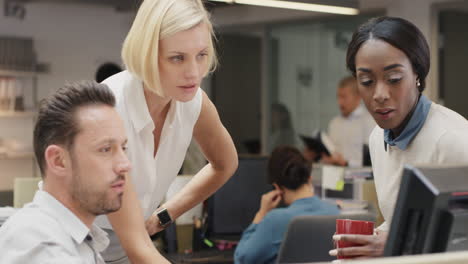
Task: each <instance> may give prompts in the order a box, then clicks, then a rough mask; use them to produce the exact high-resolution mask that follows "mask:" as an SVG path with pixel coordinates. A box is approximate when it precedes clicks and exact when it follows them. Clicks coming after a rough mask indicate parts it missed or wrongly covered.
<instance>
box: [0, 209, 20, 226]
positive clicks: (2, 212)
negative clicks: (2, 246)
mask: <svg viewBox="0 0 468 264" xmlns="http://www.w3.org/2000/svg"><path fill="white" fill-rule="evenodd" d="M18 210H19V209H17V208H13V207H0V226H2V225H3V223H5V221H6V220H7V219H8V218H9V217H10V216H12V215H13V214H14V213H16V211H18Z"/></svg>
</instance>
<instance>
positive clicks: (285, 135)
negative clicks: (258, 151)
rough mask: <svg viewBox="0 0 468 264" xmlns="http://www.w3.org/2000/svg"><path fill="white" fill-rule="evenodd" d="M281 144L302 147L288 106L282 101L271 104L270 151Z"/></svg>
mask: <svg viewBox="0 0 468 264" xmlns="http://www.w3.org/2000/svg"><path fill="white" fill-rule="evenodd" d="M281 145H288V146H294V147H297V148H299V149H301V148H302V144H301V142H300V140H299V137H298V135H297V134H296V131H295V130H294V126H293V124H292V120H291V115H290V113H289V110H288V108H287V107H286V106H285V105H284V104H282V103H273V104H272V105H271V134H270V139H269V140H268V153H271V152H272V151H273V149H275V147H277V146H281Z"/></svg>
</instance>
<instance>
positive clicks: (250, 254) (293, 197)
mask: <svg viewBox="0 0 468 264" xmlns="http://www.w3.org/2000/svg"><path fill="white" fill-rule="evenodd" d="M310 170H311V163H310V162H308V161H307V160H306V159H305V158H304V157H303V156H302V154H301V152H300V151H299V150H297V149H296V148H294V147H290V146H280V147H277V148H276V149H274V150H273V152H272V154H271V156H270V159H269V160H268V181H269V182H270V183H271V184H273V185H274V187H275V190H273V191H270V192H268V193H266V194H264V195H263V196H262V200H261V203H260V209H259V210H258V212H257V214H256V215H255V218H254V219H253V221H252V224H251V225H250V226H249V227H247V229H246V230H245V231H244V233H243V234H242V238H241V240H240V242H239V244H238V245H237V248H236V251H235V254H234V259H235V263H243V264H249V263H252V264H260V263H274V262H275V261H276V256H277V255H278V250H279V247H280V245H281V242H282V240H283V237H284V233H285V232H286V229H287V227H288V224H289V222H290V221H291V220H292V219H293V218H294V217H295V216H299V215H335V214H339V210H338V208H337V207H336V205H332V204H329V203H327V202H324V201H321V200H320V198H318V197H317V196H314V189H313V186H312V179H311V176H310ZM281 201H283V202H284V204H286V205H287V207H286V208H278V209H275V208H276V207H277V206H278V204H279V203H280V202H281Z"/></svg>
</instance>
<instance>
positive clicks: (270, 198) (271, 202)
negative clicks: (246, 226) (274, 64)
mask: <svg viewBox="0 0 468 264" xmlns="http://www.w3.org/2000/svg"><path fill="white" fill-rule="evenodd" d="M281 194H282V192H281V191H280V190H279V189H275V190H273V191H270V192H267V193H265V194H264V195H262V201H261V202H260V209H259V210H258V212H257V214H256V215H255V218H254V220H253V223H254V224H258V223H260V221H262V219H263V218H264V217H265V215H266V214H267V213H268V212H270V211H271V210H272V209H274V208H276V207H277V206H278V204H279V203H280V202H281Z"/></svg>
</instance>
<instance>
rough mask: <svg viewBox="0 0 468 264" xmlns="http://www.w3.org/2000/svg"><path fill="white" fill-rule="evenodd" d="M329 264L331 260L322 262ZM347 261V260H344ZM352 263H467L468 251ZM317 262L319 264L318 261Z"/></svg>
mask: <svg viewBox="0 0 468 264" xmlns="http://www.w3.org/2000/svg"><path fill="white" fill-rule="evenodd" d="M320 263H323V264H329V262H320ZM344 263H347V262H344ZM349 263H352V264H395V263H398V264H466V263H468V251H459V252H446V253H436V254H423V255H411V256H401V257H387V258H375V259H367V260H353V261H349ZM317 264H319V263H318V262H317Z"/></svg>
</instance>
